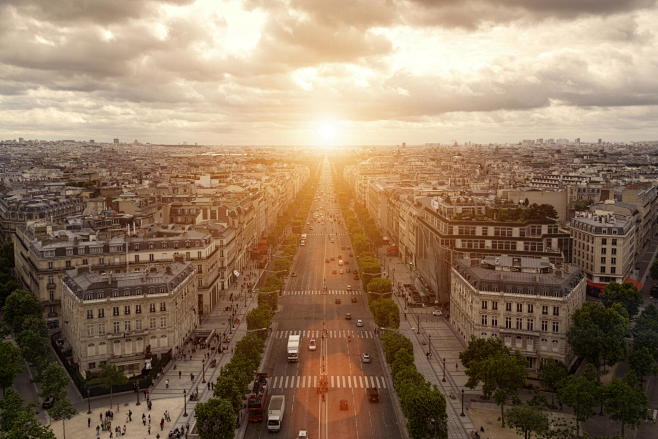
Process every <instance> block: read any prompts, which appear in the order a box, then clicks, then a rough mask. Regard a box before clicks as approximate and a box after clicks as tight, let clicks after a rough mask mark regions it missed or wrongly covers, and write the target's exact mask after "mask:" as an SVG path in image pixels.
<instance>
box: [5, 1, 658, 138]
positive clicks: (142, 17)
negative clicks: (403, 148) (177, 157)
mask: <svg viewBox="0 0 658 439" xmlns="http://www.w3.org/2000/svg"><path fill="white" fill-rule="evenodd" d="M656 22H658V8H657V7H656V5H655V2H654V1H653V0H651V1H650V0H630V1H618V0H615V1H613V0H571V1H567V0H501V1H495V0H332V1H324V0H282V1H276V2H272V1H268V0H150V1H133V0H99V1H93V2H92V1H81V0H64V1H61V2H59V1H58V2H54V1H47V0H7V1H4V2H2V3H0V138H6V137H18V136H21V137H28V138H30V137H40V138H43V137H67V138H70V137H77V138H80V137H93V138H97V139H99V140H102V139H108V138H111V137H114V136H117V135H121V136H130V137H131V138H133V137H134V138H139V139H141V140H144V141H156V142H168V141H169V142H177V141H182V140H185V141H191V142H194V141H198V142H210V143H314V141H315V139H314V138H313V128H312V127H313V124H314V123H315V122H316V121H317V120H323V119H332V120H335V121H338V122H337V123H339V124H340V126H341V127H342V130H343V133H342V135H341V136H340V141H341V142H345V143H396V142H397V141H400V139H405V140H406V141H418V142H424V141H439V140H445V141H451V140H454V139H455V138H458V137H461V138H462V140H469V139H471V140H477V141H496V140H515V139H516V137H511V136H518V137H533V136H536V137H547V136H548V135H549V134H551V135H554V136H567V135H570V134H573V135H574V136H578V137H587V136H588V135H590V136H591V137H601V136H603V135H607V136H610V137H612V138H619V139H631V138H637V139H639V138H658V128H657V127H656V126H655V123H652V122H653V120H655V116H656V114H657V113H658V77H657V76H656V75H655V72H656V71H658V44H657V43H658V41H657V38H656V30H655V23H656ZM615 115H617V116H618V118H615ZM597 121H598V122H597ZM561 127H562V128H563V130H564V131H563V132H560V129H561ZM464 136H468V138H464ZM476 137H477V139H476Z"/></svg>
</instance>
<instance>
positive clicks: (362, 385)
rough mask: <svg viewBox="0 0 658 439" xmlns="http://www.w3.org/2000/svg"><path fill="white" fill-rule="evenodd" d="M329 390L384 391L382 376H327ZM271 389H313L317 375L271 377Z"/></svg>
mask: <svg viewBox="0 0 658 439" xmlns="http://www.w3.org/2000/svg"><path fill="white" fill-rule="evenodd" d="M327 378H328V380H327V381H328V385H329V388H330V389H366V388H368V387H376V388H378V389H386V388H387V386H386V381H384V377H383V376H376V375H368V376H363V375H359V376H356V375H346V376H345V375H331V376H328V377H327ZM268 382H269V384H270V388H271V389H306V388H315V387H318V385H319V384H320V376H319V375H293V376H290V375H288V376H273V377H271V378H269V379H268Z"/></svg>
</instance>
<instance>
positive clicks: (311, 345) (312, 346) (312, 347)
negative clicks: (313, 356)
mask: <svg viewBox="0 0 658 439" xmlns="http://www.w3.org/2000/svg"><path fill="white" fill-rule="evenodd" d="M317 349H318V345H317V344H316V343H315V339H311V341H309V342H308V350H309V351H315V350H317Z"/></svg>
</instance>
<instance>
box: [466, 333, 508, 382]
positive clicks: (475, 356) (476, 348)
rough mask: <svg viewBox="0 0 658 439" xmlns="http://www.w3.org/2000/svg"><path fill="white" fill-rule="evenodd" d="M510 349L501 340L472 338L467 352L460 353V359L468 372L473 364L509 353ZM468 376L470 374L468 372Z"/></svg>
mask: <svg viewBox="0 0 658 439" xmlns="http://www.w3.org/2000/svg"><path fill="white" fill-rule="evenodd" d="M508 352H509V349H507V348H506V347H505V345H504V344H503V340H502V339H501V338H497V337H496V338H475V337H471V339H470V340H469V341H468V346H467V347H466V350H464V351H462V352H460V353H459V359H460V360H461V361H462V364H463V365H464V367H465V368H466V369H467V370H468V368H469V367H470V366H471V364H476V363H478V362H479V361H482V360H485V359H487V358H489V357H492V356H495V355H497V354H501V353H505V354H506V353H508ZM467 375H468V372H467Z"/></svg>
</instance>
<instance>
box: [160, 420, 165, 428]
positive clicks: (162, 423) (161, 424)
mask: <svg viewBox="0 0 658 439" xmlns="http://www.w3.org/2000/svg"><path fill="white" fill-rule="evenodd" d="M163 429H164V418H162V419H160V431H162V430H163Z"/></svg>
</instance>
